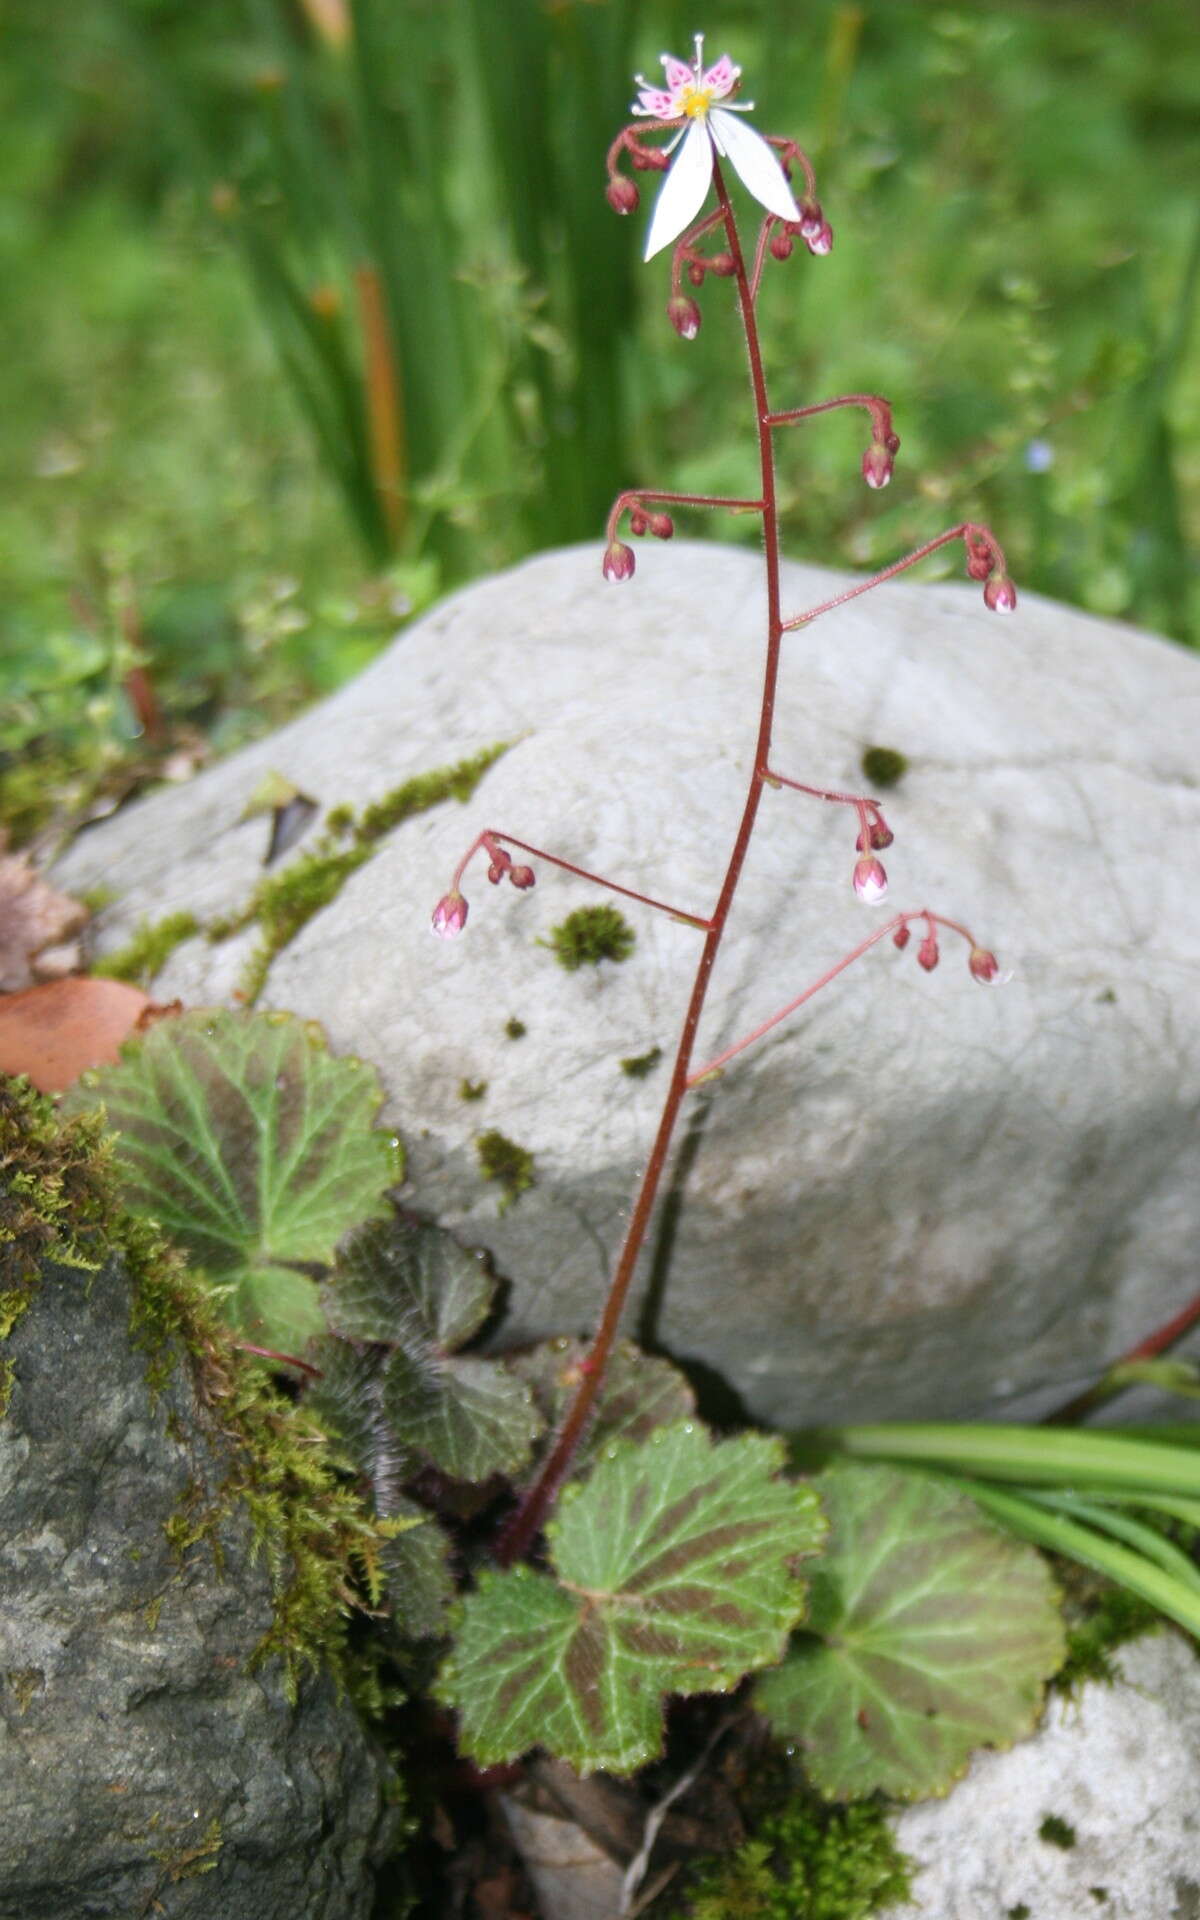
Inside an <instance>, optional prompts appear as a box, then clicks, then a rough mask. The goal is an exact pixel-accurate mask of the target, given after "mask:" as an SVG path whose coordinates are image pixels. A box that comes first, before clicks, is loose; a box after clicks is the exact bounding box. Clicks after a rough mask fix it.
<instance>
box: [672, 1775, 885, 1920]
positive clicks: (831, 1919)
mask: <svg viewBox="0 0 1200 1920" xmlns="http://www.w3.org/2000/svg"><path fill="white" fill-rule="evenodd" d="M909 1875H910V1866H909V1862H908V1861H907V1860H906V1858H905V1856H904V1855H903V1854H902V1853H901V1852H900V1851H899V1849H898V1847H897V1846H896V1842H895V1840H894V1838H893V1836H892V1831H891V1828H890V1827H889V1826H888V1824H887V1821H886V1820H885V1818H884V1816H883V1813H882V1811H881V1810H880V1809H879V1808H878V1807H876V1806H874V1805H871V1804H868V1803H865V1802H864V1803H861V1804H859V1805H856V1806H849V1807H838V1808H828V1807H821V1806H817V1805H815V1804H813V1802H812V1801H810V1800H809V1799H807V1798H805V1797H804V1796H797V1797H796V1798H794V1799H792V1800H790V1801H789V1802H788V1803H787V1804H786V1805H785V1806H784V1807H782V1808H780V1809H779V1811H777V1812H776V1813H773V1814H770V1815H768V1816H767V1817H766V1818H765V1819H764V1820H762V1821H761V1822H760V1823H759V1825H758V1826H757V1828H756V1830H755V1832H754V1833H753V1835H752V1836H751V1838H750V1839H748V1840H746V1841H745V1842H744V1843H743V1844H742V1846H740V1847H739V1848H738V1850H737V1852H736V1853H735V1854H733V1855H732V1856H731V1857H730V1858H728V1859H725V1860H720V1861H714V1862H711V1863H708V1864H705V1865H703V1866H701V1868H700V1869H699V1872H698V1875H697V1878H696V1880H695V1881H694V1882H693V1885H692V1887H691V1889H690V1890H689V1895H688V1900H687V1904H686V1906H685V1907H684V1908H683V1909H681V1910H680V1912H679V1915H678V1920H685V1916H686V1920H733V1916H734V1915H736V1916H737V1920H870V1915H872V1914H873V1913H874V1912H875V1911H876V1909H877V1908H878V1907H881V1906H884V1905H887V1904H890V1903H892V1902H894V1901H901V1900H906V1899H907V1898H908V1894H909Z"/></svg>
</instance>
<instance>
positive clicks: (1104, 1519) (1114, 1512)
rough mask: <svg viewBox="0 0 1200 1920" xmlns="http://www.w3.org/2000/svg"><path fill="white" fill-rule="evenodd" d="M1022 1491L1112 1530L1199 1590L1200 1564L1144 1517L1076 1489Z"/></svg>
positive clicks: (1047, 1505) (1052, 1508)
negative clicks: (1081, 1495)
mask: <svg viewBox="0 0 1200 1920" xmlns="http://www.w3.org/2000/svg"><path fill="white" fill-rule="evenodd" d="M1021 1492H1022V1496H1023V1498H1025V1499H1027V1500H1032V1501H1033V1503H1034V1505H1035V1506H1038V1507H1045V1508H1047V1509H1048V1510H1049V1511H1050V1512H1051V1513H1065V1514H1067V1515H1069V1516H1070V1517H1071V1518H1072V1519H1075V1520H1081V1521H1083V1522H1084V1524H1085V1525H1087V1526H1091V1527H1095V1528H1096V1530H1097V1531H1098V1532H1100V1533H1110V1534H1111V1535H1112V1537H1113V1539H1114V1540H1123V1541H1124V1542H1125V1545H1126V1546H1127V1547H1134V1548H1136V1550H1137V1551H1138V1552H1139V1553H1141V1554H1144V1555H1145V1557H1146V1559H1147V1560H1153V1561H1155V1562H1156V1563H1157V1564H1158V1565H1159V1566H1160V1567H1161V1568H1162V1569H1163V1571H1164V1573H1170V1574H1173V1575H1174V1576H1175V1578H1176V1579H1177V1580H1182V1581H1183V1583H1184V1585H1185V1586H1189V1587H1195V1589H1196V1591H1197V1592H1198V1593H1200V1568H1198V1567H1197V1566H1196V1564H1195V1562H1194V1561H1192V1560H1190V1559H1189V1558H1188V1556H1187V1554H1186V1553H1184V1552H1183V1550H1182V1548H1180V1547H1177V1546H1176V1545H1175V1543H1174V1541H1173V1540H1167V1539H1165V1538H1164V1537H1163V1535H1162V1534H1161V1533H1156V1532H1155V1529H1154V1528H1153V1527H1148V1526H1147V1525H1146V1523H1145V1521H1143V1520H1135V1519H1134V1517H1133V1515H1132V1514H1129V1513H1126V1512H1125V1511H1124V1510H1123V1509H1122V1508H1121V1507H1119V1506H1107V1505H1105V1503H1104V1502H1103V1501H1101V1500H1081V1499H1080V1498H1079V1496H1078V1495H1077V1494H1073V1493H1050V1492H1043V1491H1040V1490H1036V1489H1034V1488H1032V1487H1023V1488H1022V1489H1021Z"/></svg>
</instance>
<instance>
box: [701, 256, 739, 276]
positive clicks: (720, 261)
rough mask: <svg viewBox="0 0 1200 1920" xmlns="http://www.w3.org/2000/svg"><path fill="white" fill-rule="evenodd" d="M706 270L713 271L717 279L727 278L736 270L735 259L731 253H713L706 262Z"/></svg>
mask: <svg viewBox="0 0 1200 1920" xmlns="http://www.w3.org/2000/svg"><path fill="white" fill-rule="evenodd" d="M708 270H709V272H710V273H715V274H716V275H717V278H718V279H719V280H728V279H729V278H730V276H731V274H735V273H736V272H737V261H736V260H735V259H734V257H733V255H732V254H731V253H714V254H713V256H712V258H711V259H710V261H709V263H708Z"/></svg>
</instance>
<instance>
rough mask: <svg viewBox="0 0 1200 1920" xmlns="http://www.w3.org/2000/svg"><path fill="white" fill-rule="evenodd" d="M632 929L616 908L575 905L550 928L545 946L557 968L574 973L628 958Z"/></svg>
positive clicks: (630, 948)
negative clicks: (606, 961) (572, 910)
mask: <svg viewBox="0 0 1200 1920" xmlns="http://www.w3.org/2000/svg"><path fill="white" fill-rule="evenodd" d="M634 939H635V935H634V931H633V928H632V927H631V926H630V924H629V922H628V920H626V918H625V916H624V914H622V913H618V911H617V909H616V907H609V906H603V907H577V908H576V910H575V912H574V913H569V914H568V915H567V917H566V919H565V920H563V921H562V922H561V923H560V924H559V925H558V926H557V927H552V928H551V929H550V938H549V940H546V941H543V942H542V944H543V945H544V946H548V947H550V948H551V950H552V951H553V954H554V958H555V959H556V960H557V961H558V964H559V966H560V967H565V968H566V970H567V972H568V973H577V972H578V971H579V968H580V967H598V966H599V965H600V962H601V961H602V960H616V961H620V960H628V958H629V956H630V954H631V953H632V952H633V945H634Z"/></svg>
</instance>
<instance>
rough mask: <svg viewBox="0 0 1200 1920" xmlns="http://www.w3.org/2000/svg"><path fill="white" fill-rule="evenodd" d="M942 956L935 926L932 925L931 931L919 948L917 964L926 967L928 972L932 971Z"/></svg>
mask: <svg viewBox="0 0 1200 1920" xmlns="http://www.w3.org/2000/svg"><path fill="white" fill-rule="evenodd" d="M940 958H941V955H940V954H939V953H938V943H937V934H936V933H935V932H934V930H933V928H932V927H930V929H929V932H928V933H927V934H926V935H925V938H924V939H923V940H922V942H921V944H920V946H919V947H918V948H917V964H918V965H919V966H922V967H924V969H925V971H926V973H932V972H933V970H934V968H935V967H936V965H937V963H938V961H939V959H940Z"/></svg>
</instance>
